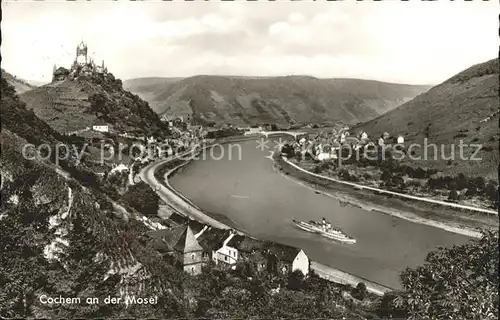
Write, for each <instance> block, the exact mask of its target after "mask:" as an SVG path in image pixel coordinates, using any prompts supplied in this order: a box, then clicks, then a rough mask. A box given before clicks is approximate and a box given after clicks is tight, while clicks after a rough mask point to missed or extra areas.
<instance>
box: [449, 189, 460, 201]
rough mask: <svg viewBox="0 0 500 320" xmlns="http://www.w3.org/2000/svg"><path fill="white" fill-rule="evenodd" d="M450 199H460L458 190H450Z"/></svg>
mask: <svg viewBox="0 0 500 320" xmlns="http://www.w3.org/2000/svg"><path fill="white" fill-rule="evenodd" d="M448 200H452V201H458V192H457V190H455V189H453V190H451V191H450V194H449V195H448Z"/></svg>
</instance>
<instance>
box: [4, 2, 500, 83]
mask: <svg viewBox="0 0 500 320" xmlns="http://www.w3.org/2000/svg"><path fill="white" fill-rule="evenodd" d="M494 6H495V4H494V3H491V2H480V3H479V2H475V3H474V2H464V3H459V2H446V3H444V2H439V3H438V2H432V3H430V2H427V3H421V2H418V3H410V2H405V3H400V2H389V1H387V2H379V3H367V2H363V3H359V2H335V3H333V2H331V3H330V2H329V3H322V2H320V3H314V4H311V3H302V2H288V1H287V2H280V1H278V2H273V3H244V2H230V3H228V2H226V3H215V2H171V3H167V2H165V3H157V2H126V3H125V2H95V1H94V2H8V3H5V2H2V9H3V18H4V19H3V21H2V36H3V39H2V40H3V43H2V56H3V57H2V58H3V61H2V67H3V68H5V69H6V70H8V71H9V72H12V73H13V74H16V75H17V76H20V77H23V78H27V79H34V80H44V79H50V77H51V71H52V66H53V64H54V63H56V64H57V65H69V64H70V63H71V62H72V59H73V58H74V52H75V46H76V44H77V43H78V42H80V40H81V39H82V38H83V39H84V40H85V42H86V43H87V44H88V46H89V49H90V51H91V52H93V55H94V56H95V59H96V60H97V61H99V60H100V59H104V60H106V63H107V65H108V67H109V69H110V70H111V71H112V72H113V73H114V74H116V75H117V76H118V77H120V78H124V79H127V78H134V77H141V76H166V77H169V76H171V77H177V76H192V75H196V74H235V75H262V76H265V75H287V74H308V75H312V76H316V77H324V78H333V77H357V78H365V79H377V80H385V81H393V82H404V83H439V82H441V81H443V80H445V79H447V78H449V77H450V76H452V75H453V74H455V73H457V72H459V71H461V70H463V69H465V68H467V67H469V66H470V65H472V64H475V63H480V62H482V61H486V60H488V59H491V58H492V57H494V56H496V54H497V50H498V42H496V41H494V39H497V35H496V30H497V23H498V20H497V18H498V17H497V15H496V14H495V10H491V9H495V8H496V7H494Z"/></svg>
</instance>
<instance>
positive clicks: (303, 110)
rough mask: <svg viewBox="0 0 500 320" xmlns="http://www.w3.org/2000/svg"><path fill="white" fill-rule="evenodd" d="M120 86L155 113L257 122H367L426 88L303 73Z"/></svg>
mask: <svg viewBox="0 0 500 320" xmlns="http://www.w3.org/2000/svg"><path fill="white" fill-rule="evenodd" d="M124 86H125V87H126V88H127V89H129V90H131V91H132V92H134V93H136V94H138V95H140V96H141V97H143V98H145V99H147V101H148V102H150V104H151V106H152V107H153V109H154V110H155V111H156V112H157V113H158V114H166V115H183V116H187V115H192V116H193V118H194V119H195V120H198V121H200V122H215V123H231V124H234V125H255V124H264V123H277V124H282V125H288V124H291V123H298V122H314V123H322V122H324V121H344V122H346V123H351V124H354V123H357V122H360V121H367V120H369V119H372V118H374V117H376V116H378V115H380V114H381V113H383V112H386V111H388V110H391V109H393V108H395V107H397V106H399V105H401V104H402V103H404V102H406V101H408V100H410V99H412V98H413V97H415V96H416V95H418V94H420V93H422V92H425V91H426V90H427V89H428V88H429V86H412V85H405V84H394V83H384V82H378V81H369V80H359V79H317V78H314V77H306V76H287V77H273V78H246V77H229V76H228V77H225V76H195V77H190V78H185V79H157V78H145V79H144V80H143V81H141V79H132V80H128V81H126V82H125V84H124Z"/></svg>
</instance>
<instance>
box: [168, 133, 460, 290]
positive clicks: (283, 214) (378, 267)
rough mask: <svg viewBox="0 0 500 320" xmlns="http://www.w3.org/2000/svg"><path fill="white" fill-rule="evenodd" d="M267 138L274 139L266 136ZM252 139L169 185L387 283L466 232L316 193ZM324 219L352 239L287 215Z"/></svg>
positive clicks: (321, 258) (241, 223)
mask: <svg viewBox="0 0 500 320" xmlns="http://www.w3.org/2000/svg"><path fill="white" fill-rule="evenodd" d="M270 140H273V138H271V139H270ZM268 146H269V149H266V148H264V150H263V151H262V150H261V149H260V148H257V143H256V142H255V141H254V140H250V141H244V142H239V143H232V144H231V145H224V146H223V147H221V148H215V149H213V150H212V151H211V153H210V152H207V153H205V155H201V156H200V158H201V159H200V160H195V161H193V162H192V163H191V164H189V165H188V166H186V167H185V168H183V169H182V171H180V172H179V173H178V174H176V175H175V176H173V177H172V178H171V180H170V183H171V185H172V186H173V187H174V188H175V189H177V190H178V191H180V192H181V193H182V194H184V195H185V196H186V197H187V198H189V199H190V200H191V201H192V202H193V203H195V204H196V205H198V206H199V207H200V208H202V209H203V210H206V211H207V212H213V213H219V214H223V215H225V216H227V217H228V218H229V219H231V220H232V221H233V222H234V223H235V224H236V225H237V226H238V228H240V229H242V230H245V231H246V232H248V233H249V234H251V235H253V236H255V237H257V238H260V239H266V240H273V241H277V242H281V243H283V244H288V245H293V246H296V247H300V248H302V249H303V250H304V251H305V252H306V254H307V255H308V256H309V258H310V259H312V260H315V261H318V262H320V263H323V264H325V265H328V266H331V267H334V268H337V269H340V270H342V271H345V272H348V273H351V274H353V275H356V276H358V277H362V278H365V279H368V280H370V281H374V282H377V283H380V284H383V285H386V286H389V287H392V288H396V289H397V288H401V284H400V281H399V274H400V273H401V271H403V270H404V269H405V268H406V267H415V266H417V265H420V264H422V263H423V262H424V260H425V257H426V255H427V253H428V252H430V251H432V250H435V249H437V248H438V247H450V246H452V245H453V244H463V243H466V242H467V241H469V239H470V238H468V237H466V236H462V235H458V234H454V233H450V232H447V231H444V230H441V229H438V228H435V227H430V226H425V225H420V224H416V223H413V222H409V221H407V220H403V219H399V218H395V217H392V216H390V215H386V214H383V213H379V212H374V211H366V210H363V209H359V208H357V207H353V206H349V205H348V206H341V205H340V203H339V202H338V201H337V200H335V199H333V198H331V197H327V196H325V195H321V194H317V193H316V192H314V191H313V190H311V189H309V188H306V187H304V186H302V185H300V184H298V183H296V182H294V181H292V180H291V179H289V178H287V177H284V176H282V175H281V174H279V173H277V172H276V171H275V170H274V169H273V166H272V164H273V163H272V160H270V159H268V158H266V156H268V155H269V154H270V152H269V151H270V150H271V149H272V148H273V144H272V143H269V145H268ZM322 217H325V218H326V219H327V220H330V221H331V222H332V224H333V225H334V226H336V227H340V228H341V229H343V230H344V231H345V232H346V233H347V234H349V235H351V236H353V237H354V238H356V240H357V243H356V244H354V245H344V244H337V243H335V242H331V241H328V240H327V239H325V238H322V237H320V236H317V235H314V234H309V233H307V232H304V231H302V230H300V229H297V228H296V227H294V226H293V225H292V219H293V218H295V219H299V220H320V219H321V218H322Z"/></svg>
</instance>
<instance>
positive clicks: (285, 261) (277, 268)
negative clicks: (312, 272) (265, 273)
mask: <svg viewBox="0 0 500 320" xmlns="http://www.w3.org/2000/svg"><path fill="white" fill-rule="evenodd" d="M266 253H267V254H266V255H267V260H268V270H269V271H271V272H280V273H289V272H294V271H296V270H299V271H301V272H302V274H303V275H304V276H307V275H308V274H309V266H310V262H309V257H307V255H306V254H305V252H304V251H303V250H302V249H299V248H295V247H291V246H287V245H283V244H278V243H270V244H268V245H267V248H266Z"/></svg>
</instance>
